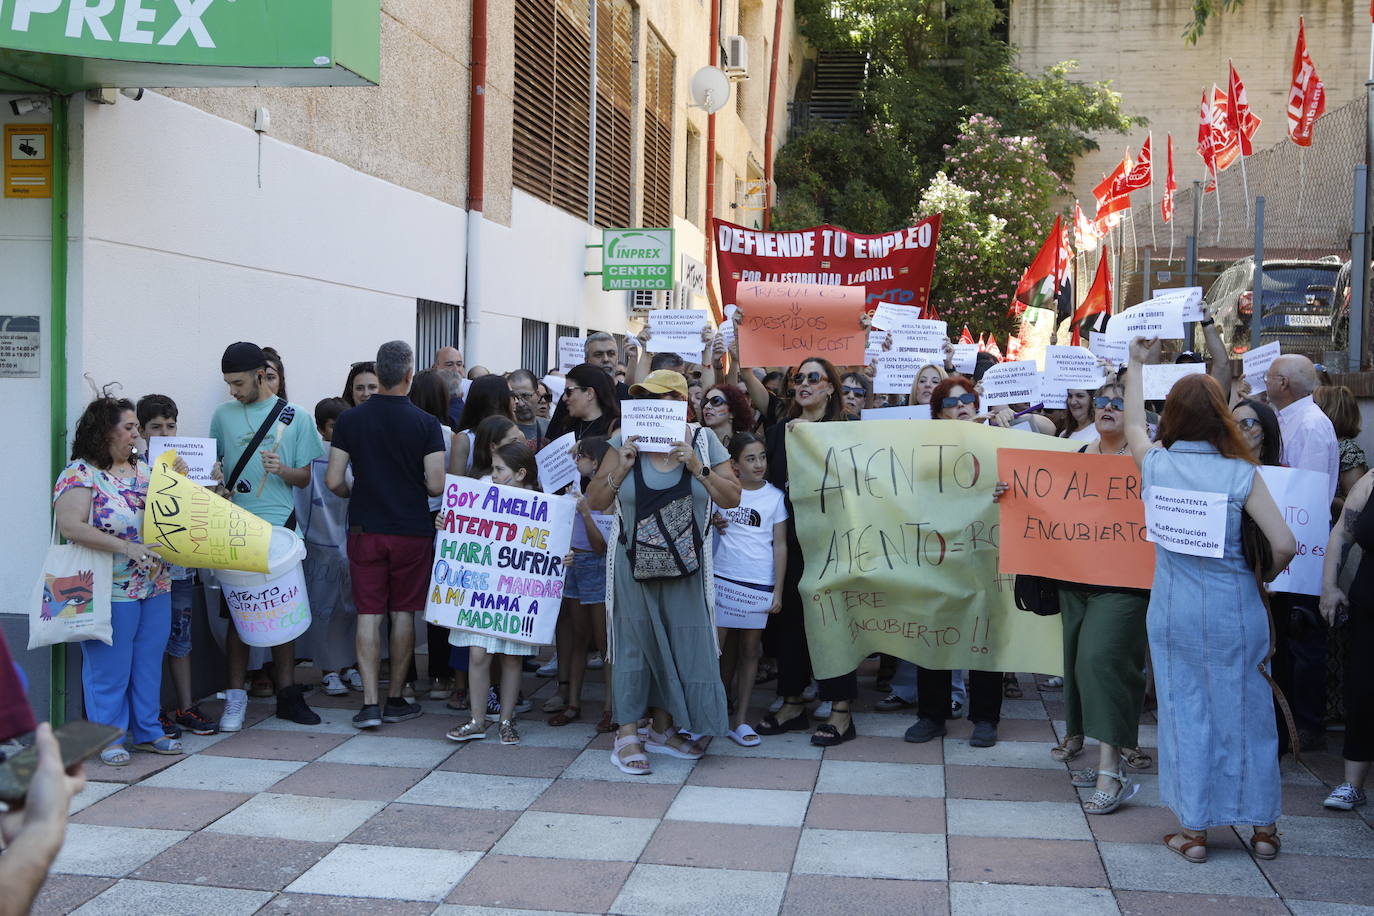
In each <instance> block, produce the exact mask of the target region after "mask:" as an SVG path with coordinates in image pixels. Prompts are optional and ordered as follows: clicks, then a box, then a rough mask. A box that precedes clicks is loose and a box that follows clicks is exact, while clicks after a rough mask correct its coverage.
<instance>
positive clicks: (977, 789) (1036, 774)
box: [945, 765, 1078, 802]
mask: <svg viewBox="0 0 1374 916" xmlns="http://www.w3.org/2000/svg"><path fill="white" fill-rule="evenodd" d="M945 795H946V797H948V798H981V799H988V800H990V801H1058V802H1073V801H1078V795H1077V793H1076V792H1075V790H1074V787H1073V785H1072V784H1071V783H1070V782H1069V774H1068V771H1067V770H1059V769H1056V770H1035V769H1031V768H1029V767H980V766H955V765H950V766H947V767H945Z"/></svg>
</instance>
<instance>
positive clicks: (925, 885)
mask: <svg viewBox="0 0 1374 916" xmlns="http://www.w3.org/2000/svg"><path fill="white" fill-rule="evenodd" d="M948 912H949V886H948V885H947V884H945V883H944V882H943V881H889V880H886V879H879V878H839V877H835V876H833V875H793V876H792V878H791V880H790V881H788V883H787V896H786V897H784V898H783V902H782V916H836V914H863V916H889V914H890V916H912V914H917V916H925V914H929V916H945V914H947V913H948Z"/></svg>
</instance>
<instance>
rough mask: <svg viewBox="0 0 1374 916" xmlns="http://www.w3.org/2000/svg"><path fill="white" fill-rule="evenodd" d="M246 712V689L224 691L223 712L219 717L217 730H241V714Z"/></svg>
mask: <svg viewBox="0 0 1374 916" xmlns="http://www.w3.org/2000/svg"><path fill="white" fill-rule="evenodd" d="M247 712H248V692H247V691H245V690H226V691H224V714H223V715H222V716H220V717H219V730H220V731H222V732H238V731H243V716H244V714H245V713H247Z"/></svg>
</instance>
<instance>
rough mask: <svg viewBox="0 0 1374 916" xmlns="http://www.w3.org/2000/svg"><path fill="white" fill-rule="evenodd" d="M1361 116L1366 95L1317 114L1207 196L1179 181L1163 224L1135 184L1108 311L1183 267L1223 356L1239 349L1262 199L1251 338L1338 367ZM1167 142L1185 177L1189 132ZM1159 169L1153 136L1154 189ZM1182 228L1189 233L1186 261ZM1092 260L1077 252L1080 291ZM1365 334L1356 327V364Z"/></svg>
mask: <svg viewBox="0 0 1374 916" xmlns="http://www.w3.org/2000/svg"><path fill="white" fill-rule="evenodd" d="M1367 123H1368V100H1367V98H1366V97H1364V96H1361V97H1360V98H1358V99H1355V100H1354V101H1352V102H1349V103H1348V104H1346V105H1343V106H1341V107H1340V108H1338V109H1336V110H1334V111H1331V112H1328V113H1327V114H1325V115H1324V116H1322V117H1321V118H1320V119H1319V120H1318V121H1317V122H1316V125H1315V128H1314V132H1313V140H1312V145H1311V146H1310V147H1308V148H1303V147H1300V146H1297V145H1296V144H1294V143H1292V142H1290V141H1288V140H1284V141H1282V142H1280V143H1278V144H1276V145H1274V146H1272V147H1270V148H1268V149H1265V150H1261V151H1259V152H1256V153H1255V154H1254V155H1253V156H1247V157H1245V159H1244V163H1243V164H1242V162H1241V160H1240V159H1237V160H1236V162H1235V163H1234V164H1232V165H1231V167H1230V168H1228V169H1227V170H1226V171H1224V172H1222V173H1221V174H1220V175H1219V176H1218V179H1217V187H1216V189H1215V190H1213V191H1210V192H1206V191H1204V192H1202V193H1201V194H1199V193H1198V190H1197V189H1199V188H1200V187H1201V185H1200V184H1193V183H1192V182H1189V183H1187V184H1183V186H1181V187H1180V188H1179V190H1178V191H1177V192H1176V193H1175V195H1174V218H1173V220H1172V223H1165V222H1164V220H1163V218H1162V217H1161V214H1160V207H1159V199H1158V196H1156V197H1155V199H1154V201H1153V205H1151V202H1150V200H1149V196H1148V194H1147V193H1145V192H1139V191H1137V192H1135V194H1133V195H1132V198H1133V199H1132V204H1133V206H1132V208H1131V209H1130V210H1129V211H1127V212H1126V213H1124V214H1123V217H1124V219H1123V220H1122V223H1121V225H1120V227H1119V228H1118V229H1117V230H1115V231H1113V233H1112V236H1113V238H1111V239H1109V244H1112V245H1113V246H1114V248H1116V250H1117V251H1118V252H1119V254H1118V255H1117V263H1115V264H1114V267H1115V268H1116V272H1115V275H1114V276H1115V279H1116V282H1117V285H1118V286H1119V294H1118V299H1117V301H1118V307H1119V308H1121V307H1125V306H1127V305H1130V304H1133V303H1135V302H1139V301H1140V300H1141V299H1142V298H1144V296H1145V294H1146V292H1147V290H1149V291H1153V290H1157V289H1159V288H1163V287H1172V286H1182V285H1184V283H1185V279H1186V278H1187V276H1189V274H1190V273H1191V275H1192V276H1193V278H1194V284H1195V285H1199V286H1202V287H1203V289H1204V291H1205V292H1206V294H1207V300H1208V302H1209V303H1211V304H1212V305H1213V306H1214V308H1215V309H1216V311H1217V312H1218V319H1219V322H1220V323H1221V324H1222V325H1223V327H1224V329H1225V336H1226V338H1227V342H1228V344H1230V345H1231V348H1232V351H1233V353H1238V352H1241V351H1243V350H1244V349H1245V348H1246V347H1247V346H1249V344H1250V343H1251V338H1252V334H1251V331H1252V328H1251V320H1250V319H1251V314H1252V311H1253V309H1252V305H1253V303H1252V301H1251V295H1250V285H1251V282H1250V281H1251V278H1252V274H1253V267H1252V265H1253V255H1254V250H1255V219H1256V212H1255V210H1256V207H1255V199H1256V198H1257V197H1264V198H1265V213H1264V278H1265V287H1264V296H1263V299H1262V306H1261V320H1260V336H1261V339H1262V342H1265V343H1267V342H1269V341H1271V340H1279V341H1281V342H1282V343H1283V347H1284V350H1285V351H1286V352H1295V353H1305V354H1307V355H1309V356H1311V357H1312V358H1313V359H1314V360H1315V361H1318V362H1326V363H1328V364H1335V365H1339V366H1341V367H1342V368H1344V366H1345V365H1346V357H1345V351H1346V348H1347V346H1348V331H1349V308H1350V287H1349V277H1350V263H1349V262H1350V241H1351V235H1352V232H1353V219H1354V213H1355V207H1354V196H1355V167H1356V166H1357V165H1360V164H1364V163H1365V158H1366V130H1367ZM1156 140H1158V138H1156ZM1174 142H1175V145H1174V163H1175V169H1176V172H1178V173H1181V174H1182V175H1184V176H1186V175H1188V174H1190V173H1196V168H1195V166H1196V165H1197V161H1198V160H1197V158H1196V152H1195V150H1194V148H1193V147H1194V138H1192V137H1189V138H1179V137H1175V138H1174ZM1165 168H1166V164H1165V153H1164V148H1163V146H1162V145H1160V144H1158V143H1157V144H1156V151H1155V157H1154V169H1155V178H1156V182H1155V186H1156V188H1159V187H1162V185H1163V178H1164V173H1165ZM1195 198H1199V199H1198V200H1197V203H1196V204H1195V203H1194V200H1195ZM1190 235H1195V236H1196V238H1197V252H1196V260H1195V261H1194V262H1193V263H1192V264H1189V263H1188V247H1187V238H1188V236H1190ZM1118 246H1119V247H1118ZM1096 262H1097V255H1096V254H1090V255H1088V256H1087V257H1082V256H1080V263H1079V272H1080V274H1079V275H1080V276H1081V277H1082V278H1083V282H1082V285H1081V287H1080V292H1079V296H1080V297H1081V296H1082V295H1083V294H1084V293H1086V287H1087V281H1088V280H1089V279H1090V278H1091V276H1092V272H1093V270H1094V269H1095V266H1096ZM1190 268H1191V270H1190ZM1368 299H1369V297H1366V316H1368V313H1369V309H1368ZM1368 327H1369V321H1368V317H1366V321H1365V328H1366V329H1367V328H1368ZM1370 336H1371V335H1370V334H1369V333H1368V332H1366V334H1365V341H1366V350H1365V354H1364V359H1363V360H1362V364H1365V365H1367V364H1368V362H1369V344H1368V341H1369V339H1370Z"/></svg>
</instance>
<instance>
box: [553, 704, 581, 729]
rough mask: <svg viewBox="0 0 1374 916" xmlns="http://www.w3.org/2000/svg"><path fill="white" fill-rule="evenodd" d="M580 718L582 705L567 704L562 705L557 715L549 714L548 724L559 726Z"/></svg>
mask: <svg viewBox="0 0 1374 916" xmlns="http://www.w3.org/2000/svg"><path fill="white" fill-rule="evenodd" d="M580 718H582V707H581V706H572V705H568V706H564V707H563V710H562V711H561V712H559V713H558V715H555V716H550V717H549V724H550V725H552V726H553V727H554V728H560V727H562V726H564V725H569V724H571V723H573V722H576V721H577V720H578V719H580Z"/></svg>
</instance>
